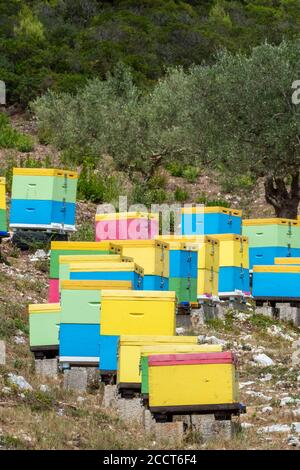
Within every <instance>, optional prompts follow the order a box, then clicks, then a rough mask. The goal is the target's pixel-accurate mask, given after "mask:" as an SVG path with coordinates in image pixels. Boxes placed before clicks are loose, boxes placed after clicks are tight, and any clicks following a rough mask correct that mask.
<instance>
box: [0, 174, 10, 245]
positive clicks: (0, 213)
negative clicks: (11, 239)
mask: <svg viewBox="0 0 300 470" xmlns="http://www.w3.org/2000/svg"><path fill="white" fill-rule="evenodd" d="M7 235H8V234H7V221H6V180H5V178H3V177H0V238H1V237H7Z"/></svg>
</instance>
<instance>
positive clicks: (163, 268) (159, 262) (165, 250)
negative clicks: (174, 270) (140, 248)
mask: <svg viewBox="0 0 300 470" xmlns="http://www.w3.org/2000/svg"><path fill="white" fill-rule="evenodd" d="M169 267H170V254H169V245H168V243H165V242H163V241H160V240H157V241H156V242H155V272H156V273H157V274H158V275H159V276H162V277H169V275H170V270H169Z"/></svg>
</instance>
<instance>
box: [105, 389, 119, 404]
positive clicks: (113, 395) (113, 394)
mask: <svg viewBox="0 0 300 470" xmlns="http://www.w3.org/2000/svg"><path fill="white" fill-rule="evenodd" d="M117 400H118V390H117V386H116V385H105V386H104V392H103V400H102V406H103V407H104V408H115V407H116V406H117Z"/></svg>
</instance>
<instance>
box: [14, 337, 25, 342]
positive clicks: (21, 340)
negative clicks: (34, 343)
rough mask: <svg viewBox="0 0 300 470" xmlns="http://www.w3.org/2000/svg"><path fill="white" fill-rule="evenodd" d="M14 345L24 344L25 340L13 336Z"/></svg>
mask: <svg viewBox="0 0 300 470" xmlns="http://www.w3.org/2000/svg"><path fill="white" fill-rule="evenodd" d="M14 343H15V344H25V343H26V339H25V338H23V336H14Z"/></svg>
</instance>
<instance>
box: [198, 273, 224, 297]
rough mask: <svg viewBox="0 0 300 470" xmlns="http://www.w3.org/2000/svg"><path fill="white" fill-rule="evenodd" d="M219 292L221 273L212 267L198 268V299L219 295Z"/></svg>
mask: <svg viewBox="0 0 300 470" xmlns="http://www.w3.org/2000/svg"><path fill="white" fill-rule="evenodd" d="M218 293H219V273H218V272H216V271H214V270H213V269H212V268H211V269H210V270H209V269H198V278H197V296H198V299H199V298H200V299H201V298H205V297H208V298H209V297H215V298H217V297H218Z"/></svg>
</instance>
